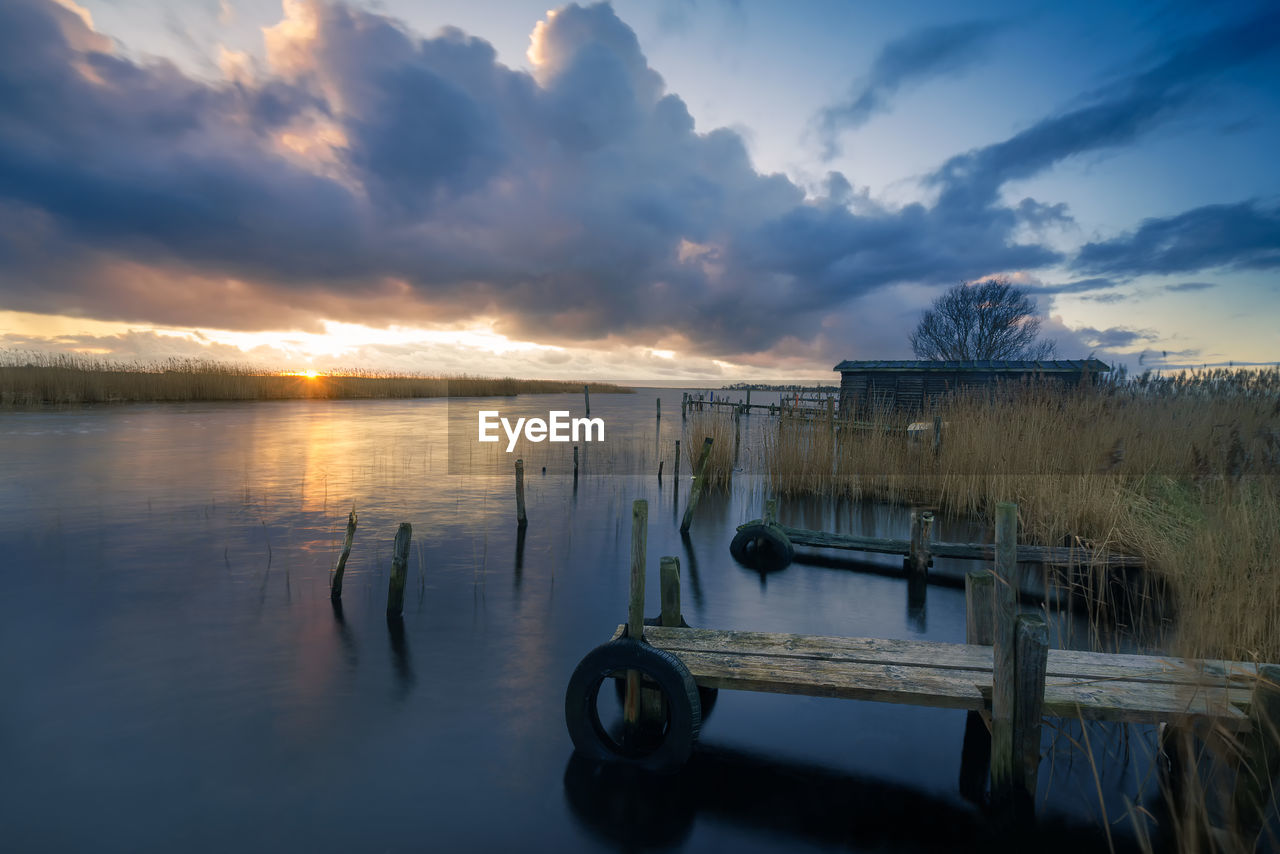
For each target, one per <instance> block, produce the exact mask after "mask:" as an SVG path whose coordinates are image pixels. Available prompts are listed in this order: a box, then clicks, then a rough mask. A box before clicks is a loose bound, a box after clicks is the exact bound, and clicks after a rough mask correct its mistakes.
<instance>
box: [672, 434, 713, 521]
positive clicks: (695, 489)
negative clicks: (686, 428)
mask: <svg viewBox="0 0 1280 854" xmlns="http://www.w3.org/2000/svg"><path fill="white" fill-rule="evenodd" d="M711 442H712V439H711V437H710V436H708V437H707V438H705V439H703V440H702V453H701V454H700V455H699V456H698V470H697V471H696V472H695V473H694V476H693V486H692V487H690V489H689V503H688V505H687V506H686V507H685V508H684V519H682V520H681V521H680V533H682V534H687V533H689V526H690V525H692V524H693V509H694V508H695V507H697V506H698V499H699V498H700V497H701V496H702V487H703V484H704V483H705V482H706V474H707V460H708V459H710V457H711Z"/></svg>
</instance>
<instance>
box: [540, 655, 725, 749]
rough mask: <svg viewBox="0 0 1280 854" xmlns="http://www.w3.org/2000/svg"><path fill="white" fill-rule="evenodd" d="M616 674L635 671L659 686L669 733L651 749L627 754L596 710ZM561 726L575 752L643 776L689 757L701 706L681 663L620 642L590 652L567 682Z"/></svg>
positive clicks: (685, 669)
mask: <svg viewBox="0 0 1280 854" xmlns="http://www.w3.org/2000/svg"><path fill="white" fill-rule="evenodd" d="M619 670H638V671H640V672H641V673H643V674H644V675H645V676H647V677H648V678H649V679H651V680H652V681H654V682H655V683H657V685H658V687H659V688H660V689H661V691H662V694H663V698H664V699H665V700H666V705H667V729H666V733H665V734H664V735H663V737H662V740H661V741H660V742H659V743H658V744H657V746H655V747H654V748H653V749H652V750H650V751H647V752H644V753H641V752H638V751H631V750H628V749H626V748H625V747H624V746H622V745H620V744H618V743H617V742H615V741H614V740H613V739H612V738H611V737H610V736H609V733H607V732H606V731H605V728H604V725H603V724H601V723H600V713H599V711H598V710H597V709H596V698H597V697H598V696H599V694H600V686H601V685H602V684H603V683H604V680H605V679H608V678H609V677H610V675H611V674H613V673H616V672H617V671H619ZM564 721H565V726H566V727H568V729H569V738H571V739H572V740H573V746H574V748H576V749H577V751H578V752H579V753H581V754H583V755H584V756H587V757H589V758H591V759H600V760H604V761H609V762H625V763H627V764H630V765H634V766H636V767H639V768H643V769H644V770H646V771H675V770H678V769H679V768H681V767H682V766H683V765H684V764H685V763H686V762H687V761H688V760H689V754H691V753H692V752H693V745H694V744H695V743H696V742H697V740H698V731H699V730H700V729H701V728H702V702H701V700H700V699H699V697H698V685H697V683H696V682H694V681H693V675H692V674H690V673H689V669H688V668H687V667H685V666H684V664H683V663H682V662H681V661H680V659H678V658H676V657H675V656H674V655H672V654H671V653H669V652H666V651H664V650H660V649H655V648H653V647H651V646H649V645H648V644H646V643H644V642H643V641H637V640H632V639H630V638H621V639H619V640H615V641H610V642H609V643H606V644H603V645H601V646H598V647H596V648H595V649H593V650H591V652H589V653H587V654H586V657H584V658H583V659H582V661H581V662H579V663H578V666H577V668H576V669H575V670H574V671H573V675H572V676H571V677H569V687H568V689H567V690H566V691H565V695H564Z"/></svg>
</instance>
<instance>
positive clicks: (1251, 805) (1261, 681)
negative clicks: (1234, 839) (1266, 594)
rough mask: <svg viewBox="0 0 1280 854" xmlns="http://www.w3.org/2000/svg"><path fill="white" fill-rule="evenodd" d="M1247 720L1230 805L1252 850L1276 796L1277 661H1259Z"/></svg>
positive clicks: (1279, 749)
mask: <svg viewBox="0 0 1280 854" xmlns="http://www.w3.org/2000/svg"><path fill="white" fill-rule="evenodd" d="M1249 720H1250V723H1251V724H1252V726H1251V727H1250V729H1249V732H1248V733H1247V734H1245V735H1244V736H1243V737H1242V744H1241V748H1242V754H1243V761H1242V767H1241V768H1240V771H1239V774H1238V775H1237V777H1236V789H1235V793H1234V795H1233V797H1232V807H1233V812H1234V813H1235V820H1236V827H1237V829H1238V831H1239V833H1240V839H1241V841H1242V842H1244V843H1245V850H1248V851H1252V850H1254V848H1255V847H1256V839H1257V836H1258V833H1259V832H1260V831H1261V830H1262V827H1263V824H1264V822H1265V821H1266V817H1267V812H1268V810H1269V809H1270V804H1271V803H1272V802H1273V801H1274V799H1275V798H1276V788H1275V787H1276V777H1277V775H1280V665H1276V664H1263V665H1259V667H1258V682H1257V684H1256V685H1255V686H1254V689H1253V702H1252V703H1251V704H1250V706H1249ZM1260 850H1261V849H1260Z"/></svg>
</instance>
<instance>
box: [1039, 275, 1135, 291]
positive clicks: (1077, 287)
mask: <svg viewBox="0 0 1280 854" xmlns="http://www.w3.org/2000/svg"><path fill="white" fill-rule="evenodd" d="M1119 286H1120V282H1117V281H1115V280H1114V279H1108V278H1106V277H1104V276H1097V277H1094V278H1092V279H1078V280H1076V281H1074V282H1064V283H1062V284H1057V285H1029V286H1026V287H1024V288H1023V290H1025V291H1027V292H1028V293H1030V294H1082V293H1089V292H1091V291H1104V290H1110V289H1111V288H1117V287H1119Z"/></svg>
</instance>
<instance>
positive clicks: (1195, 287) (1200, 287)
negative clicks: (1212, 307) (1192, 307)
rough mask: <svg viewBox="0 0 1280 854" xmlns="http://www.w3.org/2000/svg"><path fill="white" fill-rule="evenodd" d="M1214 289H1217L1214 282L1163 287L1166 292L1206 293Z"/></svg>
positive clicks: (1180, 283) (1183, 283)
mask: <svg viewBox="0 0 1280 854" xmlns="http://www.w3.org/2000/svg"><path fill="white" fill-rule="evenodd" d="M1216 287H1217V284H1216V283H1214V282H1179V283H1177V284H1176V285H1165V286H1164V289H1165V290H1166V291H1174V292H1180V291H1207V290H1209V289H1211V288H1216Z"/></svg>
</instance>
